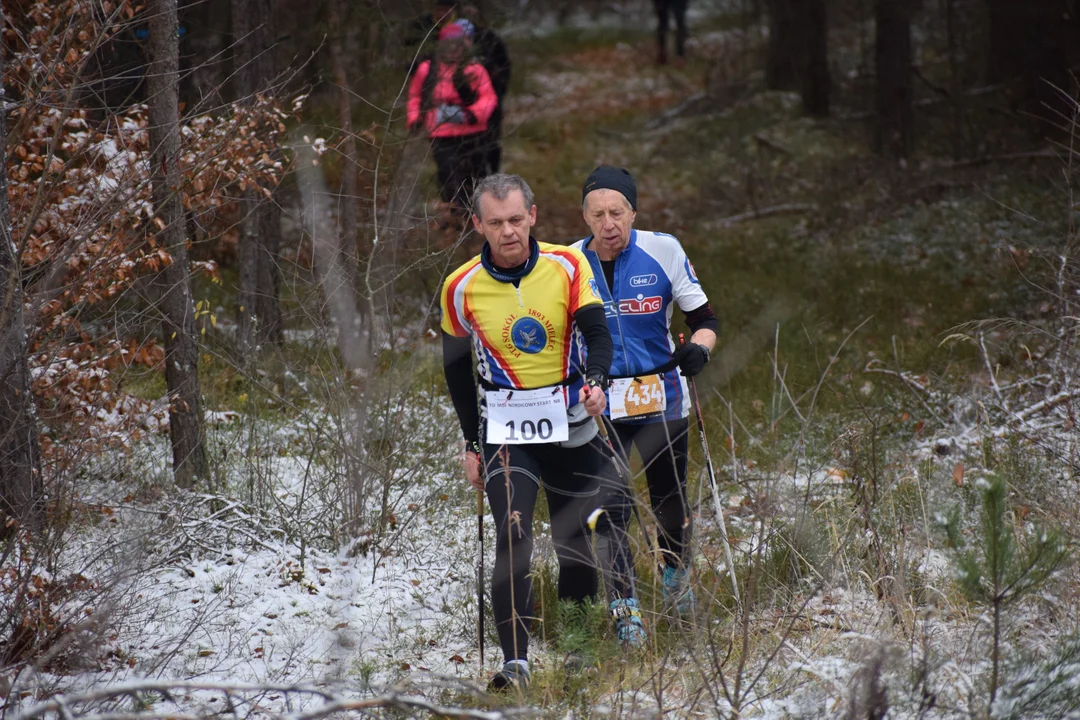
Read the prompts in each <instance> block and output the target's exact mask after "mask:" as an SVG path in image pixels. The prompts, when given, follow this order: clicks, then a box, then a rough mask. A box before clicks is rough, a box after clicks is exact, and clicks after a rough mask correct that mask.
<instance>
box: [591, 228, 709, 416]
mask: <svg viewBox="0 0 1080 720" xmlns="http://www.w3.org/2000/svg"><path fill="white" fill-rule="evenodd" d="M591 240H592V237H591V236H590V237H587V238H585V239H584V240H579V241H578V242H576V243H574V244H573V246H572V247H575V248H578V249H579V250H581V251H583V252H584V253H585V257H586V258H588V260H589V264H590V265H592V269H593V274H594V275H595V277H596V284H597V285H598V286H599V290H600V297H601V299H602V300H603V301H604V312H605V314H606V315H607V321H608V329H609V330H611V339H612V341H613V342H614V344H615V357H614V359H613V360H612V362H611V376H612V377H632V376H635V375H649V374H652V373H653V372H654V371H655V370H656V369H657V368H660V367H663V366H664V365H666V364H667V363H669V362H670V361H671V358H672V354H673V353H674V350H675V342H674V341H673V340H672V338H671V312H672V310H674V303H678V304H679V307H680V308H681V309H682V310H683V312H690V311H692V310H697V309H698V308H700V307H701V306H702V305H704V304H705V303H707V302H708V301H709V298H708V297H706V296H705V291H704V290H702V289H701V283H699V282H698V279H697V275H696V274H695V273H694V267H693V265H691V264H690V260H689V258H687V257H686V252H685V251H684V250H683V248H682V245H680V244H679V241H678V240H677V239H675V237H674V236H672V235H667V234H664V233H654V232H648V231H644V230H640V231H639V230H632V231H631V232H630V243H629V245H627V247H626V248H625V249H624V250H623V251H622V252H620V253H619V254H618V255H617V256H616V257H615V277H614V284H613V286H612V287H608V284H607V280H605V278H604V270H603V266H601V264H600V258H599V256H598V255H597V254H596V252H594V251H593V250H591V249H590V247H589V243H590V241H591ZM663 381H664V392H665V395H666V399H667V411H666V412H665V414H664V417H665V418H666V419H668V420H675V419H680V418H684V417H686V416H687V415H688V414H689V411H690V403H689V402H687V401H686V398H687V397H688V394H687V386H686V378H684V377H683V376H682V375H681V374H679V370H678V368H675V369H674V370H669V371H668V372H666V373H664V377H663ZM657 419H658V418H655V417H653V418H644V419H633V420H630V419H628V420H623V421H620V422H649V421H650V420H652V421H655V420H657Z"/></svg>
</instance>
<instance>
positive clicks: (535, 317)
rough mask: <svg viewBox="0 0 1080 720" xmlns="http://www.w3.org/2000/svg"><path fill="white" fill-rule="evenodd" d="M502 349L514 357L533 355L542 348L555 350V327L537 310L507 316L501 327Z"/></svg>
mask: <svg viewBox="0 0 1080 720" xmlns="http://www.w3.org/2000/svg"><path fill="white" fill-rule="evenodd" d="M502 344H503V347H504V348H505V349H506V350H507V352H509V353H510V354H511V355H512V356H514V357H517V358H519V357H521V353H526V354H528V355H535V354H536V353H538V352H540V351H541V350H543V349H544V348H547V349H549V350H554V349H555V326H554V325H552V324H551V321H550V320H548V319H547V318H546V317H544V314H543V313H542V312H540V311H539V310H529V312H528V314H525V315H508V316H507V318H506V320H505V321H504V322H503V327H502Z"/></svg>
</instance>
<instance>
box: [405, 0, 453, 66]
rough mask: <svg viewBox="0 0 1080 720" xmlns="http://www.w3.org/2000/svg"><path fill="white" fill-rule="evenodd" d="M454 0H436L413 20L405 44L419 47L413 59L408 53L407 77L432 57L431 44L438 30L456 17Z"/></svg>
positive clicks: (435, 38)
mask: <svg viewBox="0 0 1080 720" xmlns="http://www.w3.org/2000/svg"><path fill="white" fill-rule="evenodd" d="M457 6H458V4H457V3H456V2H450V1H449V0H437V2H436V3H435V4H434V5H433V6H432V11H431V12H429V13H424V14H423V15H421V16H420V17H418V18H416V19H415V20H413V22H412V23H411V26H410V28H409V33H408V35H407V36H406V38H405V46H406V47H408V48H414V47H416V48H419V51H418V53H417V55H416V57H415V59H414V58H413V57H412V56H411V55H410V57H409V60H408V64H407V65H406V67H408V68H409V77H410V78H411V77H412V76H413V74H414V73H415V72H416V69H417V68H418V67H420V65H421V64H422V63H423V62H425V61H426V60H430V59H431V58H432V52H431V49H430V48H431V46H432V45H433V44H434V43H435V42H436V41H437V40H438V39H439V31H440V30H442V29H443V28H444V27H446V26H447V25H449V24H450V23H452V22H454V21H455V20H457V19H458V14H457V12H456V11H457Z"/></svg>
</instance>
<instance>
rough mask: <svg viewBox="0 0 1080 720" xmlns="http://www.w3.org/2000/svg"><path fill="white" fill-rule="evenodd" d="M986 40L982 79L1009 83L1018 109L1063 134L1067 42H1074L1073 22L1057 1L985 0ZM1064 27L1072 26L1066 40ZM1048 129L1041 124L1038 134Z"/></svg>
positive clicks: (1070, 87) (1069, 86)
mask: <svg viewBox="0 0 1080 720" xmlns="http://www.w3.org/2000/svg"><path fill="white" fill-rule="evenodd" d="M986 9H987V15H988V19H989V23H988V24H989V29H990V33H989V34H990V37H989V43H988V52H987V66H986V75H987V79H988V80H989V81H990V82H1005V83H1010V84H1011V85H1012V87H1013V95H1014V98H1015V101H1016V104H1017V106H1018V108H1019V109H1020V110H1021V111H1022V112H1023V113H1025V114H1027V115H1029V116H1035V117H1040V118H1043V119H1044V120H1046V121H1048V122H1049V123H1051V124H1052V125H1051V126H1058V127H1059V130H1060V131H1064V130H1066V128H1065V127H1064V126H1065V125H1066V120H1065V118H1067V117H1069V116H1070V115H1071V108H1070V104H1069V102H1068V99H1067V97H1065V95H1063V94H1062V91H1064V92H1065V93H1071V92H1072V91H1073V89H1074V88H1073V85H1074V83H1073V81H1072V80H1071V79H1070V77H1069V57H1068V55H1069V53H1068V49H1069V43H1070V40H1075V37H1076V36H1075V32H1076V31H1075V26H1076V25H1077V21H1076V19H1075V18H1071V17H1069V14H1068V13H1067V12H1066V9H1067V6H1066V3H1064V2H1062V0H986ZM1070 25H1072V26H1073V28H1072V33H1074V34H1073V35H1071V36H1070ZM1051 126H1047V125H1045V124H1044V125H1043V126H1042V127H1040V130H1041V131H1044V132H1045V131H1046V130H1047V129H1049V128H1050V127H1051Z"/></svg>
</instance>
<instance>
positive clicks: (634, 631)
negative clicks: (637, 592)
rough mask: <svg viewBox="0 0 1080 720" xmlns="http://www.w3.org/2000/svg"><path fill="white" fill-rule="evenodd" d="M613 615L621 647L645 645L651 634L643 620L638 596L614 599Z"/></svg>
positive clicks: (635, 648) (629, 648)
mask: <svg viewBox="0 0 1080 720" xmlns="http://www.w3.org/2000/svg"><path fill="white" fill-rule="evenodd" d="M611 616H612V617H613V618H615V637H616V638H617V639H618V640H619V647H621V648H623V649H625V650H637V649H638V648H642V647H644V646H645V643H646V642H647V641H648V639H649V636H648V635H647V634H646V633H645V625H644V624H643V623H642V622H641V608H640V606H639V605H638V601H637V599H636V598H619V599H618V600H612V601H611Z"/></svg>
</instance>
